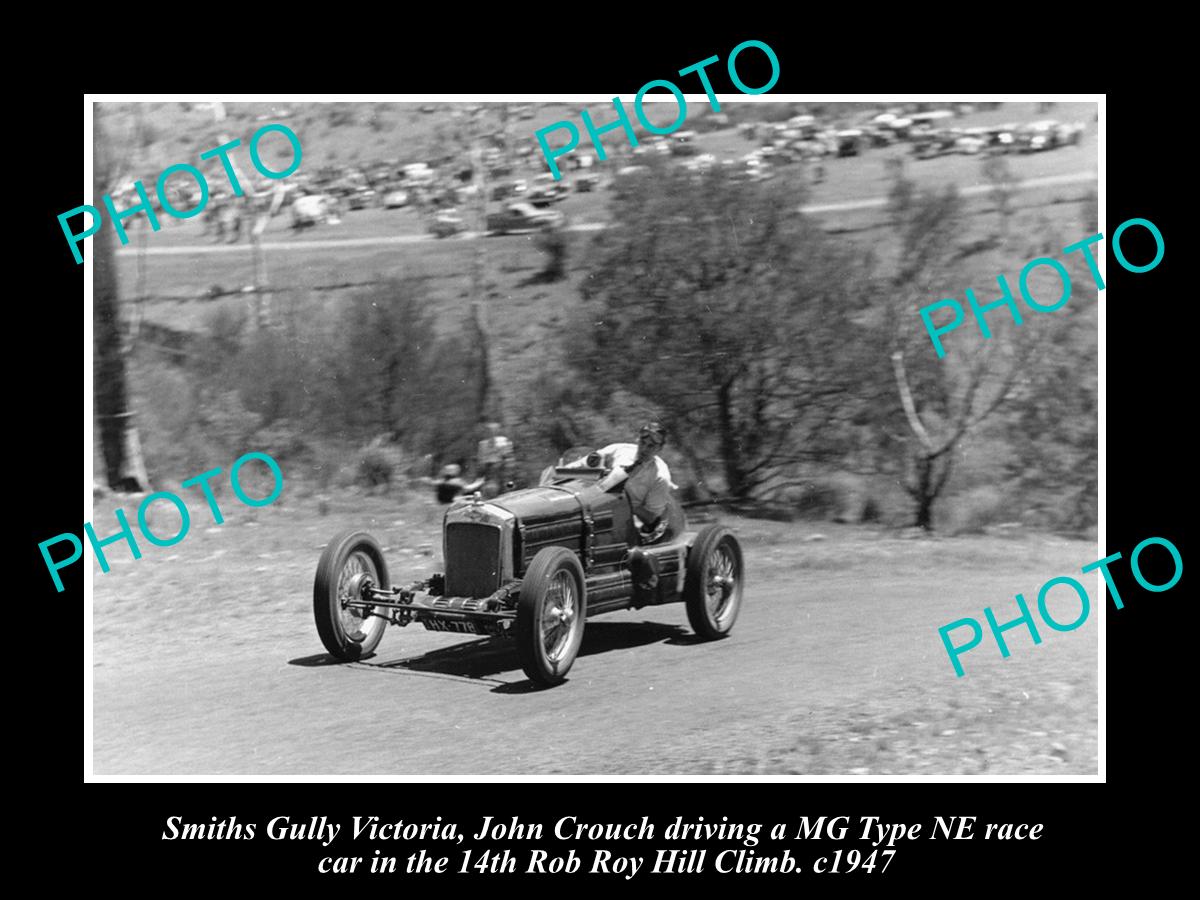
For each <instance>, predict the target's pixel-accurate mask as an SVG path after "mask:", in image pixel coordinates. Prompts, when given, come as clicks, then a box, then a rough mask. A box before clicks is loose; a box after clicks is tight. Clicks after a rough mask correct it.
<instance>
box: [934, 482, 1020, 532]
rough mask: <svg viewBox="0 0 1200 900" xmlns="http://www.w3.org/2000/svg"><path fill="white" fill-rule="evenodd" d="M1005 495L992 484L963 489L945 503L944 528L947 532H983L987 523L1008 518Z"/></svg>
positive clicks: (991, 523) (990, 523) (992, 523)
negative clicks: (967, 489)
mask: <svg viewBox="0 0 1200 900" xmlns="http://www.w3.org/2000/svg"><path fill="white" fill-rule="evenodd" d="M1005 499H1006V498H1005V495H1004V493H1002V492H1001V490H1000V489H999V488H997V487H994V486H993V485H981V486H980V487H976V488H971V490H969V491H964V492H963V493H961V494H959V495H958V496H957V497H954V498H951V499H950V500H948V501H947V502H946V504H945V506H946V509H945V510H944V511H943V513H942V515H943V517H944V521H945V524H944V530H945V531H946V533H947V534H952V535H955V534H983V533H984V531H985V529H986V528H987V526H988V525H995V524H997V523H999V522H1003V521H1005V520H1006V519H1007V518H1008V510H1007V507H1006V503H1005Z"/></svg>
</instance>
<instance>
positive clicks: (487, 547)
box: [446, 522, 500, 597]
mask: <svg viewBox="0 0 1200 900" xmlns="http://www.w3.org/2000/svg"><path fill="white" fill-rule="evenodd" d="M499 587H500V529H499V528H497V527H496V526H494V525H479V524H476V523H473V522H453V523H451V524H449V525H447V526H446V595H447V596H450V597H486V596H488V595H489V594H491V593H494V592H495V591H496V590H498V589H499Z"/></svg>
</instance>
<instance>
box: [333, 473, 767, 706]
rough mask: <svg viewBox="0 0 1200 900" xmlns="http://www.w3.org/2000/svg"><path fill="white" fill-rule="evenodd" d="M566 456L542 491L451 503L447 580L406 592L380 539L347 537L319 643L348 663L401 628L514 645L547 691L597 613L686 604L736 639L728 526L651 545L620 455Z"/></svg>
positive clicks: (737, 560) (683, 522)
mask: <svg viewBox="0 0 1200 900" xmlns="http://www.w3.org/2000/svg"><path fill="white" fill-rule="evenodd" d="M566 459H567V458H563V459H560V460H559V462H558V464H557V465H554V466H550V467H548V468H547V469H546V470H545V472H543V474H542V478H541V483H540V484H539V485H538V486H537V487H534V488H528V489H525V490H519V491H513V492H510V493H507V494H502V495H500V496H498V497H496V498H494V499H492V500H487V501H484V500H483V499H481V498H480V496H479V495H478V494H475V495H474V496H473V497H471V498H470V499H468V500H465V501H463V502H460V503H458V504H457V505H454V506H451V507H450V508H449V509H448V510H447V511H446V515H445V519H444V521H443V525H442V546H443V551H444V557H443V558H444V561H445V572H444V573H439V574H435V575H433V576H431V577H430V578H428V579H427V580H425V581H419V582H416V583H414V584H410V585H408V586H394V585H392V583H391V581H390V579H389V577H388V567H387V562H386V561H385V560H384V558H383V551H382V549H381V547H380V545H379V543H378V542H377V541H376V540H375V539H374V538H373V537H371V536H370V535H369V534H367V533H366V532H362V531H354V530H351V531H346V532H343V533H341V534H339V535H338V536H337V537H335V538H334V539H333V540H331V541H330V542H329V544H328V546H326V548H325V550H324V552H323V553H322V554H321V559H320V562H319V563H318V565H317V575H316V580H315V582H314V586H313V613H314V616H315V618H316V624H317V633H318V634H319V635H320V637H321V642H322V643H323V644H324V645H325V649H326V650H328V651H329V653H330V654H331V655H333V656H334V657H335V658H337V659H339V660H347V661H349V660H356V659H361V658H363V657H366V656H369V655H370V654H371V653H372V652H373V651H374V650H375V648H376V646H377V645H378V644H379V641H380V639H381V638H382V637H383V632H384V630H385V629H386V628H387V626H388V623H391V624H393V625H400V626H404V625H409V624H411V623H413V622H419V623H421V624H422V625H424V626H425V628H427V629H429V630H431V631H449V632H457V633H462V634H479V635H503V636H505V637H508V638H511V639H513V640H515V641H516V650H517V656H518V658H519V659H520V661H521V668H522V669H524V671H525V674H526V675H527V676H528V677H529V679H530V680H531V681H533V682H534V683H536V684H538V685H542V686H547V687H548V686H552V685H556V684H559V683H560V682H562V681H563V680H564V679H565V678H566V675H567V672H568V671H569V670H570V668H571V664H572V663H573V662H574V661H575V656H576V654H577V653H578V652H579V647H580V644H581V643H582V641H583V628H584V622H585V621H586V620H587V619H588V618H590V617H591V616H596V615H600V614H601V613H606V612H614V611H616V610H622V609H639V608H641V607H645V606H654V605H659V604H663V603H675V602H680V601H682V602H683V603H684V605H685V607H686V609H687V616H688V621H689V622H690V623H691V626H692V628H693V630H694V631H695V632H696V633H697V634H698V635H699V636H700V637H702V638H706V639H710V640H711V639H716V638H720V637H723V636H725V635H726V634H728V633H729V630H730V629H731V628H732V627H733V623H734V621H735V620H736V618H737V615H738V611H739V609H740V608H741V603H742V583H743V573H742V550H741V546H740V545H739V543H738V540H737V538H736V537H734V535H733V532H731V531H730V530H729V529H728V528H727V527H725V526H723V525H719V524H711V525H706V526H705V527H703V528H701V529H700V530H699V531H691V530H689V529H688V527H687V519H686V516H685V514H684V511H683V509H682V507H681V506H679V501H678V498H677V497H675V496H674V495H673V494H672V497H671V501H670V502H671V504H672V508H671V509H669V510H668V513H667V514H666V515H665V516H664V519H670V520H671V521H672V522H675V523H678V525H679V527H678V528H677V529H675V533H674V534H670V533H668V534H666V535H664V537H663V538H662V539H661V540H660V541H659V542H655V543H645V542H644V540H645V539H644V538H643V537H642V536H641V535H642V532H641V531H640V530H639V524H640V523H639V522H638V521H637V519H636V517H635V516H634V514H633V511H632V508H631V505H630V502H629V498H628V497H627V496H626V494H625V492H624V490H623V483H624V480H625V476H626V473H625V470H624V468H623V467H622V466H620V465H618V464H616V463H615V462H614V460H613V458H612V455H611V454H602V453H600V452H596V451H592V452H589V453H587V454H586V455H584V456H581V457H578V458H573V459H572V461H570V462H567V461H566Z"/></svg>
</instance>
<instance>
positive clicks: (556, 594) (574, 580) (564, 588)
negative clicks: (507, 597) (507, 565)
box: [516, 547, 587, 687]
mask: <svg viewBox="0 0 1200 900" xmlns="http://www.w3.org/2000/svg"><path fill="white" fill-rule="evenodd" d="M586 616H587V597H586V589H585V582H584V577H583V567H582V566H581V565H580V564H579V558H578V557H577V556H576V555H575V554H574V553H572V552H571V551H570V550H568V549H566V548H565V547H545V548H543V549H542V550H539V551H538V554H537V556H535V557H534V558H533V562H532V563H530V564H529V570H528V571H527V572H526V573H525V578H524V580H523V581H522V583H521V599H520V601H519V602H518V604H517V625H516V632H517V634H516V637H517V656H518V657H519V658H520V660H521V668H522V669H524V670H525V674H526V675H528V676H529V680H530V681H532V682H534V683H535V684H540V685H542V686H543V687H551V686H553V685H556V684H561V683H562V681H563V679H564V678H566V676H567V672H568V670H569V669H570V668H571V663H573V662H575V655H576V654H577V653H578V652H579V645H580V644H581V643H583V622H584V619H585V618H586Z"/></svg>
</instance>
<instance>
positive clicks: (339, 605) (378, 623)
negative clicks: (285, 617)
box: [313, 530, 391, 660]
mask: <svg viewBox="0 0 1200 900" xmlns="http://www.w3.org/2000/svg"><path fill="white" fill-rule="evenodd" d="M390 585H391V582H390V581H388V571H387V563H386V562H385V561H384V559H383V550H382V548H381V547H380V546H379V543H378V542H377V541H376V540H375V538H373V537H371V536H370V535H369V534H367V533H366V532H365V531H354V530H350V531H343V532H342V533H341V534H339V535H338V536H337V537H335V538H334V539H333V540H331V541H330V542H329V544H328V546H326V547H325V551H324V552H323V553H322V554H321V561H320V562H319V563H317V577H316V579H315V581H314V582H313V617H314V618H315V619H316V621H317V634H319V635H320V636H321V643H322V644H324V645H325V649H326V650H328V651H329V652H330V654H332V655H333V656H335V657H337V658H338V659H341V660H354V659H361V658H362V657H365V656H370V654H371V653H372V652H373V651H374V650H375V647H376V646H378V644H379V641H380V639H381V638H382V637H383V632H384V629H386V628H387V620H386V619H383V618H380V617H379V616H374V615H370V614H369V613H368V612H364V611H363V610H361V609H347V608H346V605H345V604H346V601H347V600H351V599H354V600H357V599H359V598H361V597H362V591H363V588H365V587H367V586H373V587H390Z"/></svg>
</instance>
